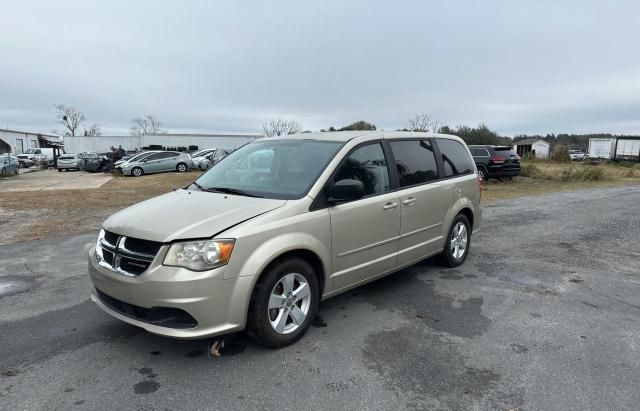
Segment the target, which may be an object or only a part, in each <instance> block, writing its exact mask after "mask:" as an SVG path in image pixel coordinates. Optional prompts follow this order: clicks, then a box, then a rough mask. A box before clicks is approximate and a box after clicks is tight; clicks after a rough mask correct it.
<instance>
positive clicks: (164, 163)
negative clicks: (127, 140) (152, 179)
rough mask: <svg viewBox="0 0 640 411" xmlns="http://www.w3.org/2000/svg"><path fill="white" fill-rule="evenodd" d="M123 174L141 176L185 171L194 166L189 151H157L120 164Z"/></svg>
mask: <svg viewBox="0 0 640 411" xmlns="http://www.w3.org/2000/svg"><path fill="white" fill-rule="evenodd" d="M118 167H119V168H120V169H121V170H122V174H124V175H131V176H134V177H140V176H143V175H145V174H151V173H162V172H164V171H178V172H180V173H184V172H185V171H188V170H189V169H190V168H193V161H192V160H191V157H190V156H189V154H187V153H181V152H178V151H156V152H152V153H149V154H148V155H142V156H139V157H136V158H132V159H130V160H129V161H127V162H125V163H123V164H121V165H119V166H118Z"/></svg>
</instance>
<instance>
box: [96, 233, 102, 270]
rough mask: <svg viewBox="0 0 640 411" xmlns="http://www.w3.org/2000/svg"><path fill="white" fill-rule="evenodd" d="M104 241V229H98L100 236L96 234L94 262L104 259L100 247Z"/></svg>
mask: <svg viewBox="0 0 640 411" xmlns="http://www.w3.org/2000/svg"><path fill="white" fill-rule="evenodd" d="M103 239H104V229H100V234H98V241H96V260H98V262H100V261H102V260H103V259H104V257H103V256H102V246H101V245H100V242H101V241H102V240H103Z"/></svg>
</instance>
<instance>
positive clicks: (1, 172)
mask: <svg viewBox="0 0 640 411" xmlns="http://www.w3.org/2000/svg"><path fill="white" fill-rule="evenodd" d="M5 174H7V170H6V169H5V168H4V167H2V170H0V175H5Z"/></svg>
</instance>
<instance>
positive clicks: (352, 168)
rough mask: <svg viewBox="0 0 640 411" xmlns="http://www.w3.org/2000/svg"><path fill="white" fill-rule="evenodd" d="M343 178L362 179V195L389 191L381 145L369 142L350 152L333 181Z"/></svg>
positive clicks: (387, 175)
mask: <svg viewBox="0 0 640 411" xmlns="http://www.w3.org/2000/svg"><path fill="white" fill-rule="evenodd" d="M344 179H351V180H359V181H362V184H364V195H371V194H380V193H384V192H385V191H389V190H390V189H391V185H390V184H389V170H388V169H387V162H386V160H385V158H384V152H383V151H382V146H381V145H380V144H379V143H378V144H369V145H366V146H363V147H360V148H358V149H356V150H355V151H354V152H353V153H351V154H350V155H349V157H348V158H347V159H346V160H345V161H344V162H343V163H342V165H341V166H340V168H339V169H338V171H337V172H336V175H335V177H334V179H333V181H334V182H336V181H339V180H344Z"/></svg>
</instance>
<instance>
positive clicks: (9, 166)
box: [0, 153, 20, 176]
mask: <svg viewBox="0 0 640 411" xmlns="http://www.w3.org/2000/svg"><path fill="white" fill-rule="evenodd" d="M19 167H20V162H19V160H18V157H14V156H12V155H9V154H6V153H5V154H0V175H3V176H5V175H7V174H18V168H19Z"/></svg>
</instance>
